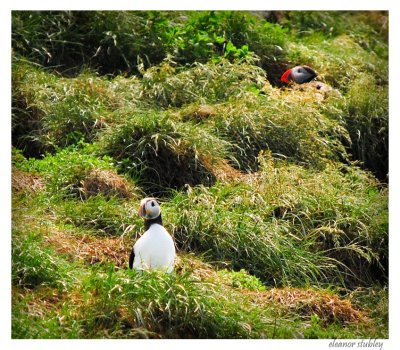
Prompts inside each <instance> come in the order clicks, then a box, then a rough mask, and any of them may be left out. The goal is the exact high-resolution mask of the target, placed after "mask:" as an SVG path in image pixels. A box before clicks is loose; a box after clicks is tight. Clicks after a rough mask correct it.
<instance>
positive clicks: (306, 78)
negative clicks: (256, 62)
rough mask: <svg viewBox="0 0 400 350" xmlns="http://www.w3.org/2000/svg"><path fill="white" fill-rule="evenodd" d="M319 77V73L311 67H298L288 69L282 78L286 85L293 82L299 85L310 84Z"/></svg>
mask: <svg viewBox="0 0 400 350" xmlns="http://www.w3.org/2000/svg"><path fill="white" fill-rule="evenodd" d="M316 77H317V73H316V72H315V70H314V69H312V68H310V67H309V66H305V65H303V66H296V67H293V68H291V69H288V70H287V71H286V72H285V73H283V74H282V76H281V81H283V82H284V83H286V84H290V83H291V82H295V83H297V84H304V83H308V82H310V81H311V80H313V79H315V78H316Z"/></svg>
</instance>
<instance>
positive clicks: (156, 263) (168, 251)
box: [129, 198, 175, 273]
mask: <svg viewBox="0 0 400 350" xmlns="http://www.w3.org/2000/svg"><path fill="white" fill-rule="evenodd" d="M139 217H143V218H144V220H145V221H144V228H145V233H144V234H143V235H142V236H141V237H140V238H139V239H138V240H137V241H136V243H135V245H134V246H133V248H132V252H131V254H130V257H129V268H131V269H132V268H133V269H136V270H141V271H143V270H162V271H165V272H167V273H170V272H172V270H173V269H174V262H175V244H174V241H173V239H172V237H171V235H170V234H169V233H168V231H167V230H166V229H165V228H164V226H163V223H162V218H161V209H160V205H159V204H158V202H157V201H156V200H155V198H144V199H142V200H141V202H140V206H139Z"/></svg>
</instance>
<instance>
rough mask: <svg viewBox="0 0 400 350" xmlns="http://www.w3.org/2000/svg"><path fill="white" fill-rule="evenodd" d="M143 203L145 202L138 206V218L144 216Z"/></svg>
mask: <svg viewBox="0 0 400 350" xmlns="http://www.w3.org/2000/svg"><path fill="white" fill-rule="evenodd" d="M145 205H146V203H143V204H140V206H139V213H138V215H139V217H140V218H143V217H145V216H146V209H145Z"/></svg>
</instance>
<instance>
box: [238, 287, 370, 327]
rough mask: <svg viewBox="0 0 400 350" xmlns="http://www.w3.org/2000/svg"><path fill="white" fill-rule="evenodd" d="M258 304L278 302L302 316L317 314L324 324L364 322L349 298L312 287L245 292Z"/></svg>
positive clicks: (362, 314) (364, 316) (361, 314)
mask: <svg viewBox="0 0 400 350" xmlns="http://www.w3.org/2000/svg"><path fill="white" fill-rule="evenodd" d="M245 294H246V295H248V296H250V297H251V298H252V301H253V302H255V303H256V304H259V305H265V304H271V303H273V304H279V305H281V306H282V307H283V308H285V309H287V310H289V311H292V312H294V313H296V314H298V315H299V316H302V317H306V318H308V317H311V315H317V316H318V317H319V319H320V320H321V321H322V322H323V323H324V324H330V323H332V322H334V321H339V322H340V323H358V322H366V321H367V317H366V315H365V314H364V313H363V312H362V311H360V310H358V309H356V308H355V307H354V306H353V305H352V304H351V302H350V301H349V300H343V299H340V298H339V297H338V296H337V295H334V294H330V293H327V292H322V291H315V290H312V289H299V288H291V287H286V288H272V289H270V290H268V291H265V292H252V291H247V292H245Z"/></svg>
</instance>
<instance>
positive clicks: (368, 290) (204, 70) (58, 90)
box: [11, 11, 389, 338]
mask: <svg viewBox="0 0 400 350" xmlns="http://www.w3.org/2000/svg"><path fill="white" fill-rule="evenodd" d="M387 20H388V14H387V13H386V12H313V11H310V12H280V11H278V12H240V11H236V12H235V11H221V12H219V11H211V12H210V11H207V12H185V11H181V12H157V11H150V12H138V11H126V12H116V11H114V12H106V11H91V12H73V11H72V12H26V11H25V12H13V15H12V25H13V31H12V35H13V36H12V44H13V56H12V141H13V147H12V171H13V174H12V175H13V176H12V180H13V181H12V189H13V196H12V247H11V248H12V276H11V278H12V337H13V338H367V337H368V338H386V337H388V226H389V225H388V188H387V177H386V175H387V172H388V44H387V38H388V29H387ZM298 64H307V65H310V66H312V67H313V68H315V69H316V71H317V72H318V74H319V75H318V80H319V81H322V82H324V83H326V84H328V86H330V89H329V90H328V91H319V90H316V89H315V88H314V87H313V86H312V85H302V86H300V87H299V86H297V87H296V86H290V87H283V86H282V83H281V82H280V75H281V74H282V73H283V72H284V70H286V69H287V68H289V67H291V66H295V65H298ZM144 196H157V197H158V198H159V200H160V202H161V206H162V211H163V218H164V224H165V226H166V228H167V229H168V230H169V232H170V233H171V234H172V235H173V236H174V239H175V242H176V245H177V248H178V257H177V261H176V265H175V271H174V273H172V274H170V275H165V274H160V273H157V272H150V273H144V274H139V273H137V272H135V271H131V270H129V269H128V267H127V259H128V256H129V252H130V250H131V247H132V244H133V242H134V241H135V240H136V239H137V238H138V237H139V236H140V234H141V233H142V230H143V222H142V220H141V219H140V218H139V217H138V216H137V208H138V204H139V201H140V199H141V198H143V197H144Z"/></svg>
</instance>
